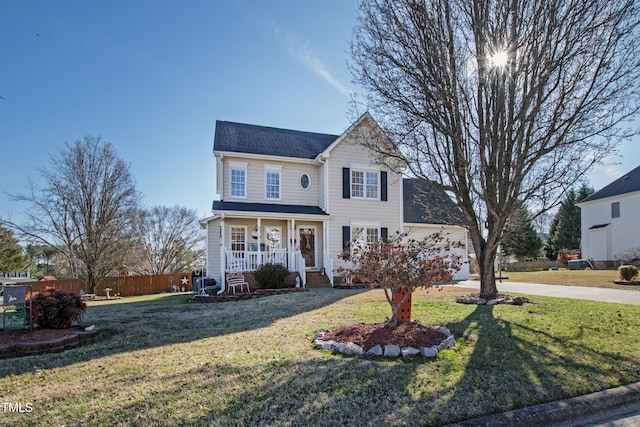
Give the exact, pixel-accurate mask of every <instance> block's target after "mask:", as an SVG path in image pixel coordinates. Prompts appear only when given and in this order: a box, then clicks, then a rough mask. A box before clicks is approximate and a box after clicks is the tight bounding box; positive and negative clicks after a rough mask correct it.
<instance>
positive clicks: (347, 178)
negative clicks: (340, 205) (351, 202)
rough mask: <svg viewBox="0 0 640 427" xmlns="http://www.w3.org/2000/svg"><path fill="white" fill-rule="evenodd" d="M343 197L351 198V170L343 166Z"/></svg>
mask: <svg viewBox="0 0 640 427" xmlns="http://www.w3.org/2000/svg"><path fill="white" fill-rule="evenodd" d="M342 198H343V199H350V198H351V170H350V169H349V168H342Z"/></svg>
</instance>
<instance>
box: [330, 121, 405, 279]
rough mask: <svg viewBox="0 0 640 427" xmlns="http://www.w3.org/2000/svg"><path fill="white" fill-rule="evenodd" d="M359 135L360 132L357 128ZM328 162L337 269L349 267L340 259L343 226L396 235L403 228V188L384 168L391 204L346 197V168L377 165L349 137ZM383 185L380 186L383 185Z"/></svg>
mask: <svg viewBox="0 0 640 427" xmlns="http://www.w3.org/2000/svg"><path fill="white" fill-rule="evenodd" d="M354 132H357V129H354ZM330 154H331V157H330V158H329V162H328V168H327V173H328V189H327V201H328V206H329V212H328V213H329V214H330V215H331V221H330V225H329V230H328V231H329V242H330V245H331V247H330V248H329V253H328V255H329V257H330V258H332V259H333V260H334V267H338V266H340V265H344V266H348V264H347V263H346V262H344V261H342V260H340V259H339V258H338V254H339V253H340V252H341V251H342V246H343V241H342V227H343V226H351V225H352V223H354V222H357V223H369V224H379V226H380V228H387V229H388V230H389V233H390V234H392V233H394V232H395V231H398V230H400V228H401V218H400V213H401V208H400V207H401V200H400V197H401V194H402V191H401V187H402V178H401V176H400V175H399V174H395V173H393V172H391V171H389V170H387V169H385V168H384V167H379V169H380V170H381V171H386V172H387V173H388V178H387V195H388V201H381V200H368V199H357V198H350V199H344V198H342V169H343V168H352V166H353V165H354V164H359V165H363V164H364V165H372V166H375V165H373V157H372V156H367V151H366V150H365V149H364V147H363V146H361V145H359V144H357V143H355V142H354V139H353V138H350V137H349V135H347V136H346V138H345V140H344V141H342V142H341V143H340V144H338V145H337V146H336V147H334V148H333V150H332V151H331V153H330ZM379 184H380V183H379Z"/></svg>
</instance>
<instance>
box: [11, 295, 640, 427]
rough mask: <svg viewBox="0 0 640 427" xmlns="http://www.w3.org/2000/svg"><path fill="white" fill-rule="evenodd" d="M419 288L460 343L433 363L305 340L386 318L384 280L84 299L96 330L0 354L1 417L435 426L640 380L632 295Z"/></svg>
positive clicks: (431, 316)
mask: <svg viewBox="0 0 640 427" xmlns="http://www.w3.org/2000/svg"><path fill="white" fill-rule="evenodd" d="M462 292H464V290H459V289H451V288H446V289H444V290H442V291H437V290H431V291H430V292H429V293H426V292H425V291H417V292H416V293H415V294H414V304H413V318H414V319H419V320H420V321H421V322H422V323H424V324H432V325H441V326H446V327H449V328H450V329H451V330H452V331H453V333H454V334H455V336H456V338H457V340H458V344H457V345H456V346H455V347H453V348H452V349H449V350H446V351H443V352H441V353H440V354H439V356H438V358H437V359H435V360H423V359H414V360H406V361H405V360H369V359H361V358H350V357H344V356H341V355H334V354H331V353H329V352H322V351H318V350H314V349H313V347H312V345H311V338H312V337H313V335H314V333H316V332H317V331H320V330H323V329H326V328H333V327H337V326H340V325H345V324H349V323H353V322H367V323H368V322H378V321H382V320H383V319H384V317H385V316H387V315H388V314H389V312H388V306H387V304H386V302H384V301H383V296H382V292H381V291H355V290H331V289H329V290H312V291H309V292H304V293H295V294H289V295H278V296H271V297H266V298H261V299H255V300H246V301H236V302H226V303H214V304H190V303H188V302H187V297H186V296H183V295H162V296H160V295H157V296H149V297H136V298H126V299H122V300H118V301H110V302H99V303H91V304H90V306H89V310H88V315H87V319H86V321H87V322H88V323H95V324H97V325H99V326H101V327H102V328H103V329H104V330H105V332H106V336H107V337H106V338H105V339H104V340H102V341H100V342H98V343H96V344H93V345H91V346H88V347H82V348H78V349H73V350H68V351H67V352H65V353H61V354H52V355H43V356H34V357H28V358H23V359H13V360H4V361H2V362H1V363H0V397H1V398H2V401H3V402H15V403H22V404H23V406H24V405H25V404H26V403H31V405H32V408H33V410H32V412H30V413H6V412H5V413H3V414H2V417H3V418H2V421H0V424H3V425H4V424H7V425H16V426H21V425H24V426H31V425H87V426H88V425H91V426H108V425H139V426H147V425H162V426H173V425H175V426H177V425H213V426H248V425H262V426H270V425H273V426H276V425H277V426H282V425H287V426H310V425H326V426H335V425H357V426H362V425H376V426H391V425H440V424H443V423H447V422H453V421H457V420H462V419H466V418H470V417H476V416H479V415H483V414H489V413H495V412H501V411H505V410H509V409H514V408H520V407H524V406H529V405H532V404H537V403H541V402H547V401H551V400H556V399H560V398H566V397H570V396H575V395H580V394H584V393H589V392H593V391H596V390H601V389H605V388H610V387H615V386H619V385H622V384H628V383H631V382H635V381H638V380H640V348H639V347H638V345H637V331H638V329H639V328H640V307H638V306H630V305H617V304H605V303H595V302H590V301H577V300H576V301H573V300H566V299H553V298H543V297H532V299H534V300H535V302H536V304H528V305H524V306H522V307H516V306H504V305H500V306H494V307H490V306H469V305H459V304H455V303H454V302H453V298H454V295H455V294H460V293H462Z"/></svg>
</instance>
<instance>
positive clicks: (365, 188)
mask: <svg viewBox="0 0 640 427" xmlns="http://www.w3.org/2000/svg"><path fill="white" fill-rule="evenodd" d="M357 173H361V174H362V183H361V184H359V183H358V184H356V185H361V186H362V195H357V194H356V193H355V192H354V179H353V177H354V174H357ZM372 175H375V177H376V183H375V189H376V194H375V196H373V197H371V196H368V194H369V189H370V187H373V185H372V184H369V183H368V181H369V177H370V176H372ZM380 177H381V173H380V170H379V169H372V168H363V167H352V168H350V173H349V194H350V196H351V198H352V199H361V200H380V187H381V182H380V181H381V178H380Z"/></svg>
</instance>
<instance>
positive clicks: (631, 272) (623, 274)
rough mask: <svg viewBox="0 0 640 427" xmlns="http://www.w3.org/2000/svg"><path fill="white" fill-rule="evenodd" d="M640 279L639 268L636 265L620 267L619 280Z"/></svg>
mask: <svg viewBox="0 0 640 427" xmlns="http://www.w3.org/2000/svg"><path fill="white" fill-rule="evenodd" d="M636 277H638V267H636V266H635V265H621V266H620V267H618V278H619V279H620V280H634V279H635V278H636Z"/></svg>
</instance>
